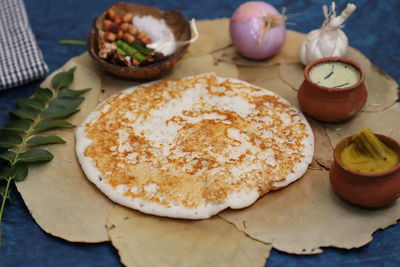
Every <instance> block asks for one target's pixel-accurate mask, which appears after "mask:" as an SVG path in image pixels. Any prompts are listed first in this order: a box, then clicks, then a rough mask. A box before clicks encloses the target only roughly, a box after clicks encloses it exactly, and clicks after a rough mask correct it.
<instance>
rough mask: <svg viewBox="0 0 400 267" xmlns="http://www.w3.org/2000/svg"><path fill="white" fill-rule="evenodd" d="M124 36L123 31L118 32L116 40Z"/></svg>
mask: <svg viewBox="0 0 400 267" xmlns="http://www.w3.org/2000/svg"><path fill="white" fill-rule="evenodd" d="M123 36H124V32H123V31H119V32H118V34H117V39H122V38H123Z"/></svg>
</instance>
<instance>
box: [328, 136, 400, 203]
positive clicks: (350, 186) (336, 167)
mask: <svg viewBox="0 0 400 267" xmlns="http://www.w3.org/2000/svg"><path fill="white" fill-rule="evenodd" d="M376 136H377V137H378V138H379V139H380V140H381V141H382V142H383V143H385V144H386V145H387V146H389V147H390V148H392V149H394V150H395V151H396V152H397V153H398V155H400V144H399V143H398V142H396V141H395V140H393V139H391V138H389V137H387V136H383V135H379V134H377V135H376ZM350 142H351V136H350V137H347V138H345V139H343V140H342V141H340V143H339V144H337V146H336V147H335V150H334V152H333V157H334V162H333V164H332V167H331V169H330V170H329V179H330V182H331V185H332V187H333V189H334V191H335V192H336V194H337V195H338V196H339V197H340V198H342V199H343V200H345V201H347V202H350V203H352V204H355V205H357V206H361V207H367V208H378V207H384V206H387V205H389V204H391V203H392V202H394V201H395V200H396V199H397V198H398V197H399V196H400V162H398V164H397V165H396V166H395V167H394V168H392V169H391V170H388V171H385V172H380V173H372V174H364V173H359V172H354V171H350V170H347V169H345V168H344V167H343V165H342V163H341V161H340V153H341V151H342V150H343V149H344V148H345V147H346V146H347V145H348V144H349V143H350Z"/></svg>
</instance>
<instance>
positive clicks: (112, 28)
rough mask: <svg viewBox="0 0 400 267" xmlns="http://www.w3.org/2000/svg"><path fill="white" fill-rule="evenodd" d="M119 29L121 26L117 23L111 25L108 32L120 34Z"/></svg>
mask: <svg viewBox="0 0 400 267" xmlns="http://www.w3.org/2000/svg"><path fill="white" fill-rule="evenodd" d="M119 28H120V26H119V25H118V24H116V23H111V24H110V26H109V28H108V30H109V31H110V32H113V33H118V32H119Z"/></svg>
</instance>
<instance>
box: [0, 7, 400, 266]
mask: <svg viewBox="0 0 400 267" xmlns="http://www.w3.org/2000/svg"><path fill="white" fill-rule="evenodd" d="M243 2H244V1H240V0H219V1H212V0H203V1H193V0H165V1H162V0H147V1H146V0H138V1H136V2H135V3H138V4H146V5H152V6H157V7H159V8H161V9H165V10H169V9H179V10H181V11H182V12H183V13H184V14H185V15H186V16H187V17H188V18H192V17H193V18H196V19H213V18H220V17H229V16H230V15H231V14H232V13H233V11H234V10H235V8H236V7H237V6H239V5H240V4H241V3H243ZM113 3H114V1H112V0H102V1H96V0H92V1H89V0H81V1H78V0H63V1H55V0H53V1H52V0H25V5H26V8H27V11H28V16H29V19H30V22H31V25H32V28H33V32H34V33H35V35H36V38H37V41H38V44H39V46H40V48H41V49H42V51H43V54H44V58H45V60H46V62H47V64H48V65H49V68H50V71H54V70H56V69H58V68H60V67H61V66H62V65H63V64H64V63H65V62H66V61H67V60H68V59H70V58H71V57H73V56H76V55H79V54H81V53H83V52H84V51H85V48H84V47H81V46H65V45H59V44H58V43H57V41H58V40H61V39H74V40H85V39H86V37H87V34H88V30H89V28H90V26H91V24H92V20H93V18H95V17H96V16H97V15H98V14H100V13H101V12H103V11H104V10H105V9H107V8H108V7H109V6H111V5H112V4H113ZM269 3H271V4H273V5H274V6H275V7H277V8H279V9H281V8H282V7H286V8H287V14H288V17H289V22H290V25H288V28H290V29H293V30H297V31H301V32H308V31H310V30H312V29H315V28H319V27H320V25H321V23H322V21H323V14H322V10H321V5H322V4H328V5H329V4H330V2H329V1H317V0H303V1H295V0H271V1H269ZM336 3H337V5H338V7H339V9H340V10H342V9H343V8H344V7H345V5H346V1H344V0H338V1H336ZM354 3H355V4H356V5H357V7H358V9H357V10H356V11H355V13H354V14H353V15H352V16H351V17H350V19H349V20H348V21H347V22H346V27H345V29H344V31H345V32H346V34H347V36H348V37H349V42H350V45H351V46H353V47H356V48H357V49H359V50H361V52H362V53H364V54H365V55H366V56H367V57H369V58H370V59H371V61H372V62H373V63H374V64H375V65H377V66H378V67H379V68H381V69H382V70H384V71H385V72H386V73H388V74H389V75H390V76H391V77H393V78H394V79H395V80H396V81H397V82H399V81H400V49H399V48H400V19H399V14H397V12H399V11H400V1H399V0H386V1H374V0H360V1H354ZM0 6H1V3H0ZM293 24H294V25H293ZM0 38H3V36H0ZM40 82H41V80H38V81H35V82H32V83H30V84H27V85H24V86H20V87H17V88H12V89H9V90H7V91H2V92H0V126H2V125H4V124H5V123H6V122H7V121H8V120H9V118H10V117H9V111H10V110H12V109H13V108H14V107H15V100H16V98H17V97H28V96H30V95H31V94H32V92H33V89H34V88H35V87H36V86H38V85H39V83H40ZM399 115H400V114H399ZM396 119H398V118H396ZM43 190H45V188H44V189H43ZM12 196H13V201H12V202H11V203H8V205H7V208H6V212H5V216H4V220H3V224H2V231H3V238H4V243H3V245H2V246H1V247H0V266H120V265H121V264H120V262H119V257H118V254H117V251H116V250H115V249H114V248H113V247H112V246H111V245H110V243H107V242H106V243H100V244H81V243H70V242H67V241H64V240H62V239H59V238H55V237H52V236H51V235H48V234H46V233H44V232H43V231H42V230H41V229H40V227H39V226H38V225H37V224H36V223H35V221H34V220H33V219H32V217H31V215H30V214H29V211H28V210H27V208H26V206H25V205H24V203H23V201H22V200H21V197H20V195H19V194H18V193H17V192H16V190H15V188H13V194H12ZM373 237H374V240H373V241H372V242H371V243H370V244H368V245H366V246H364V247H362V248H358V249H352V250H344V249H337V248H326V249H324V253H322V254H318V255H307V256H305V255H303V256H299V255H289V254H286V253H282V252H279V251H277V250H274V249H273V250H272V251H271V255H270V257H269V259H268V262H267V264H268V266H303V265H308V266H320V265H324V266H342V265H349V266H364V265H367V266H400V246H399V241H398V240H400V224H399V223H397V224H396V225H394V226H391V227H389V228H387V229H385V230H378V231H377V232H376V233H374V235H373ZM132 253H134V252H132Z"/></svg>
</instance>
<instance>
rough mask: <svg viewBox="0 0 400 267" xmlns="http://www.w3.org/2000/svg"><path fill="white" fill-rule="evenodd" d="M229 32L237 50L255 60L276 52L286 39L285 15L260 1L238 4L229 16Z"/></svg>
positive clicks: (270, 55)
mask: <svg viewBox="0 0 400 267" xmlns="http://www.w3.org/2000/svg"><path fill="white" fill-rule="evenodd" d="M266 20H267V21H268V22H269V23H268V24H269V25H268V24H267V23H266V22H265V21H266ZM229 31H230V35H231V39H232V43H233V45H234V46H235V48H236V50H237V51H238V52H239V53H240V54H242V55H243V56H245V57H247V58H251V59H258V60H260V59H265V58H269V57H272V56H273V55H275V54H276V53H278V52H279V49H280V48H281V47H282V45H283V43H284V42H285V39H286V26H285V23H284V16H282V15H281V14H280V13H279V12H278V11H277V10H276V9H275V8H274V7H273V6H272V5H270V4H267V3H265V2H260V1H250V2H246V3H244V4H242V5H240V6H239V7H238V8H237V9H236V10H235V12H234V13H233V15H232V17H231V19H230V22H229Z"/></svg>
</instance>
